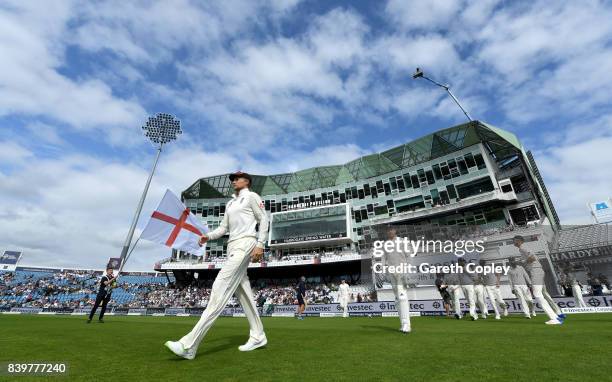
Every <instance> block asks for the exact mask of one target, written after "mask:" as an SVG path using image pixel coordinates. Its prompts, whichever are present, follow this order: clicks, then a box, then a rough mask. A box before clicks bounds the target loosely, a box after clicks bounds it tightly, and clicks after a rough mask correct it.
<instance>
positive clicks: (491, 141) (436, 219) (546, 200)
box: [156, 121, 559, 279]
mask: <svg viewBox="0 0 612 382" xmlns="http://www.w3.org/2000/svg"><path fill="white" fill-rule="evenodd" d="M228 175H229V174H221V175H216V176H210V177H206V178H201V179H198V180H197V181H196V182H195V183H194V184H192V185H191V186H190V187H189V188H188V189H186V190H185V191H184V192H183V193H182V199H183V201H184V203H185V205H186V206H187V207H188V208H189V209H191V211H192V212H193V213H194V214H195V215H196V216H199V217H201V219H202V221H203V222H205V223H207V224H208V226H209V227H210V228H211V229H214V228H216V227H218V226H219V224H220V222H221V220H222V218H223V215H224V212H225V205H226V203H227V202H228V201H229V200H230V198H231V194H232V192H233V189H232V186H231V182H230V181H229V179H228ZM251 189H252V190H253V191H255V192H257V193H258V194H260V195H261V197H262V198H263V200H264V202H265V209H266V211H267V212H268V213H269V215H270V236H269V240H268V248H267V249H266V252H267V254H268V257H267V258H268V260H267V263H265V264H262V265H261V267H271V266H272V265H274V264H273V263H274V262H275V260H279V261H278V262H279V263H282V261H280V260H281V259H285V260H286V259H294V262H293V263H291V264H294V265H295V264H297V265H313V264H322V263H324V262H325V257H324V258H323V259H320V258H315V259H314V260H313V259H308V260H307V264H301V263H299V261H297V260H300V261H301V259H303V256H307V255H309V254H312V253H313V252H314V253H318V254H322V253H323V254H324V253H327V254H330V253H335V254H337V253H339V252H342V253H347V252H350V253H353V254H359V252H360V250H362V249H363V248H365V247H367V245H368V242H369V241H370V240H371V234H372V231H371V227H372V226H376V225H379V224H415V225H434V226H436V225H440V226H472V225H476V226H480V227H482V228H496V227H498V228H503V227H508V226H525V225H528V224H531V223H533V222H537V223H538V224H544V225H548V226H550V227H553V228H554V227H557V226H559V218H558V216H557V214H556V212H555V209H554V206H553V204H552V201H551V199H550V197H549V195H548V192H547V190H546V187H545V185H544V182H543V180H542V178H541V176H540V173H539V171H538V168H537V166H536V163H535V161H534V159H533V156H532V155H531V153H530V152H528V151H525V150H524V148H523V146H522V145H521V143H520V142H519V140H518V139H517V137H516V136H515V135H514V134H512V133H510V132H508V131H505V130H502V129H499V128H496V127H493V126H491V125H489V124H487V123H484V122H480V121H473V122H469V123H466V124H461V125H458V126H454V127H450V128H447V129H443V130H440V131H436V132H434V133H432V134H429V135H426V136H424V137H422V138H419V139H417V140H414V141H412V142H408V143H405V144H402V145H399V146H397V147H393V148H391V149H389V150H386V151H383V152H380V153H376V154H371V155H367V156H363V157H360V158H356V159H355V160H352V161H350V162H348V163H345V164H341V165H335V166H321V167H314V168H308V169H305V170H301V171H297V172H293V173H284V174H275V175H253V184H252V186H251ZM226 240H227V237H225V238H222V239H219V240H216V241H212V242H209V247H208V259H207V260H206V261H201V260H200V261H195V260H193V259H191V258H190V256H189V255H186V254H182V253H176V252H175V253H173V255H172V257H171V258H168V259H166V260H164V261H161V262H159V263H158V264H156V270H167V271H168V270H172V271H174V274H175V276H177V279H181V278H184V277H185V278H189V277H190V276H189V275H183V277H181V275H180V273H181V271H197V270H199V271H200V272H201V271H205V270H211V269H217V268H219V263H220V262H222V261H223V258H224V256H225V251H226V248H227V244H226ZM300 256H301V257H300ZM354 260H355V261H357V262H358V261H359V260H360V257H359V256H356V258H355V259H354ZM347 261H348V262H350V257H349V258H347V257H344V259H343V260H342V263H344V269H347V266H348V263H347ZM330 262H332V261H330ZM276 265H279V266H280V265H282V264H276ZM252 266H255V265H253V264H252ZM258 267H259V266H258ZM342 269H343V268H342V267H340V268H339V269H338V272H342ZM352 270H353V271H356V268H355V269H352ZM299 272H301V271H299Z"/></svg>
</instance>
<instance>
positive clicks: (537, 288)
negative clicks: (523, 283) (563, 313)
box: [531, 285, 559, 320]
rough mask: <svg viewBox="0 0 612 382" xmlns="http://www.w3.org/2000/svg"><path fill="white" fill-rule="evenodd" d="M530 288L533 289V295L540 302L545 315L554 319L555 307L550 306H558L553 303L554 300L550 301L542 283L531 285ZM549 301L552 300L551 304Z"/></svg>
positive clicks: (555, 314) (555, 316)
mask: <svg viewBox="0 0 612 382" xmlns="http://www.w3.org/2000/svg"><path fill="white" fill-rule="evenodd" d="M531 288H532V290H533V297H535V299H536V301H537V302H538V303H539V304H540V306H541V307H542V309H543V310H544V313H546V315H547V316H548V317H549V318H550V319H551V320H556V319H557V318H558V317H557V313H556V311H555V309H554V308H552V306H554V307H555V308H557V309H559V307H558V306H557V304H555V302H554V301H552V298H551V297H550V295H549V294H548V292H546V290H545V287H544V285H532V286H531ZM544 292H545V293H546V296H545V295H544ZM546 297H548V298H546ZM549 301H552V306H551V304H549Z"/></svg>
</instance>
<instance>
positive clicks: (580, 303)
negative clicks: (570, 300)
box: [572, 284, 587, 308]
mask: <svg viewBox="0 0 612 382" xmlns="http://www.w3.org/2000/svg"><path fill="white" fill-rule="evenodd" d="M572 292H573V294H574V301H576V306H577V307H579V308H586V307H587V304H586V303H585V302H584V298H582V288H580V285H578V284H574V285H572Z"/></svg>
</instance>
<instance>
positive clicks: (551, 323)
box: [546, 319, 563, 325]
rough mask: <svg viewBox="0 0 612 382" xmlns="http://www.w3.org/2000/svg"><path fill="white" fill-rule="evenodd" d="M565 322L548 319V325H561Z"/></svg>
mask: <svg viewBox="0 0 612 382" xmlns="http://www.w3.org/2000/svg"><path fill="white" fill-rule="evenodd" d="M562 323H563V322H561V321H559V320H557V319H554V320H550V321H546V325H561V324H562Z"/></svg>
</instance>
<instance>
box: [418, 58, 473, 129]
mask: <svg viewBox="0 0 612 382" xmlns="http://www.w3.org/2000/svg"><path fill="white" fill-rule="evenodd" d="M412 78H413V79H415V80H416V79H417V78H424V79H426V80H427V81H429V82H431V83H433V84H435V85H437V86H439V87H441V88H442V89H444V90H446V92H447V93H448V95H449V96H450V97H451V98H452V99H453V101H455V103H456V104H457V106H459V109H461V111H462V112H463V114H465V116H466V117H467V119H468V121H470V122H471V121H472V117H470V115H469V114H468V112H467V111H465V109H464V108H463V106H461V104H460V103H459V100H458V99H457V97H455V95H454V94H453V93H452V92H451V91H450V86H449V85H443V84H441V83H439V82H437V81H434V80H432V79H431V78H429V77H427V76H425V73H423V70H421V68H416V71H415V72H414V74H413V75H412Z"/></svg>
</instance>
